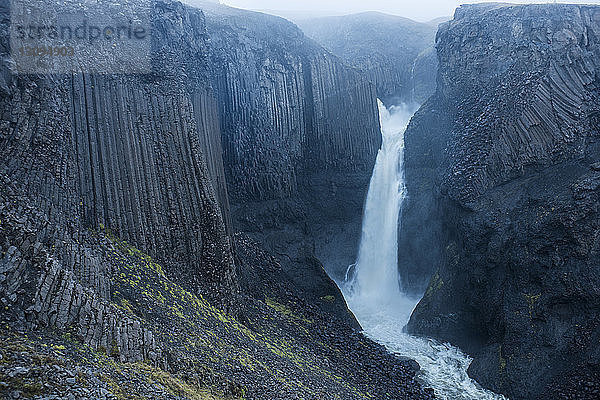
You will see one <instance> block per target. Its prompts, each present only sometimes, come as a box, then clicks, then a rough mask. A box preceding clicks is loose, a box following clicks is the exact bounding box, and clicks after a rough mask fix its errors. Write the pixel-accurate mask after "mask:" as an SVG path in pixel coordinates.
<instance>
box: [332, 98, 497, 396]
mask: <svg viewBox="0 0 600 400" xmlns="http://www.w3.org/2000/svg"><path fill="white" fill-rule="evenodd" d="M413 111H414V110H413ZM379 115H380V120H381V134H382V137H383V141H382V146H381V149H380V150H379V153H378V154H377V160H376V162H375V168H374V169H373V175H372V177H371V183H370V184H369V192H368V195H367V201H366V203H365V211H364V216H363V227H362V236H361V240H360V247H359V252H358V259H357V261H356V264H354V265H352V266H350V268H349V269H348V273H347V274H346V281H345V282H343V283H342V284H340V286H341V288H342V292H343V293H344V297H345V298H346V301H347V303H348V306H349V307H350V309H351V310H352V312H353V313H354V315H355V316H356V318H357V319H358V321H359V322H360V324H361V326H362V327H363V329H364V334H365V335H366V336H368V337H370V338H371V339H373V340H375V341H377V342H379V343H381V344H382V345H384V346H386V348H387V349H388V350H389V351H391V352H393V353H396V354H399V355H402V356H405V357H409V358H412V359H414V360H416V361H417V362H418V363H419V365H420V366H421V371H420V377H421V378H422V380H423V381H424V382H425V384H426V385H427V386H430V387H432V388H433V389H434V390H435V393H436V396H437V397H438V398H440V399H448V400H451V399H452V400H466V399H485V400H499V399H505V398H504V397H503V396H500V395H497V394H495V393H492V392H490V391H487V390H484V389H482V388H481V387H480V386H479V385H478V384H477V383H476V382H475V381H473V380H472V379H470V378H469V376H468V375H467V368H468V367H469V364H470V363H471V359H470V358H469V357H468V356H466V355H465V354H463V353H462V352H461V351H460V350H459V349H457V348H455V347H452V346H450V345H448V344H441V343H437V342H435V341H433V340H430V339H429V340H428V339H424V338H417V337H414V336H411V335H409V334H407V333H405V332H403V328H404V326H405V325H406V323H407V322H408V320H409V318H410V314H411V313H412V311H413V309H414V307H415V306H416V304H417V302H418V299H414V298H410V297H408V296H406V295H405V294H404V293H402V291H401V290H400V282H399V275H398V224H399V223H400V222H401V221H400V218H399V216H400V210H401V207H402V202H403V201H404V198H405V196H406V189H405V186H404V165H403V163H404V131H405V130H406V126H407V124H408V122H409V120H410V117H411V116H412V112H411V110H410V109H409V108H408V107H405V106H401V107H391V108H390V109H389V110H388V109H386V107H385V106H384V105H383V103H381V102H379Z"/></svg>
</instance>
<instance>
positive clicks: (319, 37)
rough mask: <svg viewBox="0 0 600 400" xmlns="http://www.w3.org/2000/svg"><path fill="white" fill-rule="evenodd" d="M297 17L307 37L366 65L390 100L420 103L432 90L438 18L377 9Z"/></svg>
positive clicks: (379, 92)
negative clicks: (423, 19)
mask: <svg viewBox="0 0 600 400" xmlns="http://www.w3.org/2000/svg"><path fill="white" fill-rule="evenodd" d="M297 23H298V25H299V26H300V27H301V28H302V30H303V31H304V32H305V33H306V34H307V35H308V36H309V37H311V38H313V39H315V40H316V41H317V42H318V43H320V44H321V45H322V46H323V47H325V48H326V49H328V50H330V51H331V52H332V53H333V54H335V55H337V56H339V57H340V58H342V59H343V60H344V61H345V62H346V63H348V64H349V65H352V66H354V67H356V68H358V69H360V70H362V71H364V72H365V74H366V75H367V76H368V78H369V80H370V81H371V82H373V83H374V84H375V87H376V89H377V96H378V97H379V98H380V99H382V100H383V102H384V103H386V104H388V105H390V104H391V105H398V104H400V103H413V104H422V103H423V102H424V101H425V100H427V98H428V97H429V96H430V95H431V94H432V93H433V92H434V91H435V77H436V71H437V56H436V53H435V49H434V48H433V45H434V39H435V32H436V30H437V24H424V23H419V22H415V21H412V20H410V19H407V18H403V17H398V16H394V15H387V14H383V13H378V12H367V13H361V14H353V15H346V16H341V17H322V18H314V19H300V20H298V21H297Z"/></svg>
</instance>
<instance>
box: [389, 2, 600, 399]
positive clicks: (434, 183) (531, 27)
mask: <svg viewBox="0 0 600 400" xmlns="http://www.w3.org/2000/svg"><path fill="white" fill-rule="evenodd" d="M599 33H600V8H598V7H593V6H573V5H531V6H508V5H497V4H492V5H489V4H487V5H474V6H463V7H461V8H459V9H458V10H457V11H456V14H455V17H454V19H453V20H452V21H450V22H448V23H446V24H444V25H442V26H441V28H440V31H439V33H438V36H437V42H436V46H437V51H438V56H439V61H440V65H439V75H438V88H437V92H436V94H435V95H434V96H433V97H432V98H431V99H430V100H429V101H428V102H427V103H426V104H425V105H424V106H423V107H422V109H421V110H420V111H419V112H418V113H417V114H416V115H415V117H414V118H413V121H412V122H411V124H410V126H409V129H408V131H407V133H406V169H407V170H406V176H407V185H408V191H409V196H410V198H409V201H408V204H407V207H406V209H405V211H404V215H405V219H404V220H403V222H404V223H403V237H404V238H403V242H402V243H401V246H400V252H401V254H402V252H403V251H405V252H406V254H407V259H406V260H405V262H406V264H407V265H406V266H405V268H410V266H411V265H417V266H420V267H419V268H420V269H421V272H422V273H423V275H426V274H427V269H428V267H427V265H430V268H431V267H432V268H433V271H431V272H430V273H431V274H432V275H433V277H432V278H431V281H430V283H429V287H428V288H427V291H426V293H425V296H424V298H423V300H422V301H421V302H420V303H419V305H418V306H417V308H416V310H415V312H414V314H413V316H412V318H411V321H410V324H409V330H410V331H411V332H413V333H418V334H426V335H431V336H434V337H436V338H439V339H441V340H449V341H451V342H453V343H454V344H457V345H459V346H461V347H462V348H463V349H464V350H466V351H467V352H469V353H470V354H471V355H472V356H473V357H474V361H473V363H472V365H471V367H470V369H469V373H470V374H471V375H472V376H473V377H475V378H476V379H477V380H478V381H479V382H480V383H481V384H483V385H484V386H486V387H490V388H492V389H494V390H495V391H498V392H502V393H505V394H508V395H509V396H510V398H514V399H535V398H582V399H583V398H585V399H592V398H597V396H598V393H599V390H600V389H599V388H598V384H597V382H598V380H597V376H598V370H599V365H600V354H599V353H598V346H597V343H598V340H599V334H600V325H598V323H599V321H600V319H599V317H600V314H599V313H600V308H599V306H600V303H599V302H598V298H599V297H598V294H599V293H598V290H599V289H598V288H599V287H600V273H599V271H600V269H599V265H598V251H599V248H598V240H597V237H598V235H599V234H600V219H599V218H600V215H599V214H598V211H599V208H598V207H599V204H600V203H599V197H598V196H599V195H600V186H599V185H598V182H599V181H600V174H599V172H598V171H599V170H600V168H599V167H598V164H597V163H598V161H599V160H600V156H599V154H600V152H599V150H600V147H599V142H598V139H599V133H600V125H599V122H600V120H599V119H598V115H599V114H598V113H599V104H600V103H599V100H600V98H599V96H600V80H599V76H600V43H599V41H598V38H599ZM417 224H419V226H424V227H425V228H424V229H422V230H420V229H419V228H416V226H417ZM411 225H412V226H413V227H412V228H411V227H410V226H411ZM417 230H418V232H417ZM436 243H438V244H437V245H436ZM419 253H420V254H421V255H419ZM423 254H425V256H423ZM434 271H435V272H434Z"/></svg>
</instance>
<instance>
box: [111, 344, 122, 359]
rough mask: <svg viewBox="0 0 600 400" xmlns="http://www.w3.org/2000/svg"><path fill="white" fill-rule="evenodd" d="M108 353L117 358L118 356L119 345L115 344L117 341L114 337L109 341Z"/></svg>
mask: <svg viewBox="0 0 600 400" xmlns="http://www.w3.org/2000/svg"><path fill="white" fill-rule="evenodd" d="M109 355H110V356H111V357H114V358H119V356H120V352H119V346H118V345H117V341H116V340H115V339H113V340H112V342H111V345H110V354H109Z"/></svg>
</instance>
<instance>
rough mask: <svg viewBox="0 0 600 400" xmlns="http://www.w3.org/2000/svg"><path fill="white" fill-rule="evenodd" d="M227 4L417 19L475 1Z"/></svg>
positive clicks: (258, 0)
mask: <svg viewBox="0 0 600 400" xmlns="http://www.w3.org/2000/svg"><path fill="white" fill-rule="evenodd" d="M221 2H222V3H224V4H228V5H230V6H234V7H239V8H247V9H250V10H281V11H301V12H305V11H315V12H317V13H318V14H328V15H340V14H350V13H356V12H362V11H381V12H385V13H389V14H396V15H401V16H403V17H408V18H411V19H415V20H417V21H429V20H432V19H434V18H437V17H443V16H451V15H452V14H453V13H454V9H455V8H456V7H458V6H459V5H460V4H464V3H474V2H476V1H464V0H463V1H455V0H221ZM510 2H511V3H545V2H546V3H553V2H554V1H543V0H537V1H536V0H521V1H510ZM557 2H559V3H580V4H590V3H595V4H600V0H587V1H586V0H569V1H564V0H558V1H557Z"/></svg>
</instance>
